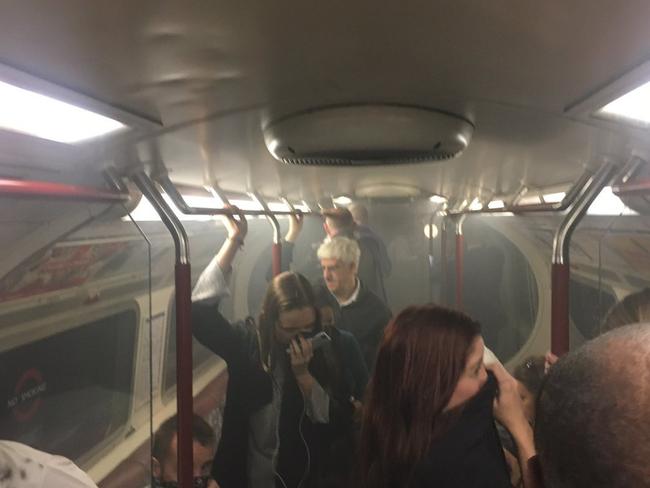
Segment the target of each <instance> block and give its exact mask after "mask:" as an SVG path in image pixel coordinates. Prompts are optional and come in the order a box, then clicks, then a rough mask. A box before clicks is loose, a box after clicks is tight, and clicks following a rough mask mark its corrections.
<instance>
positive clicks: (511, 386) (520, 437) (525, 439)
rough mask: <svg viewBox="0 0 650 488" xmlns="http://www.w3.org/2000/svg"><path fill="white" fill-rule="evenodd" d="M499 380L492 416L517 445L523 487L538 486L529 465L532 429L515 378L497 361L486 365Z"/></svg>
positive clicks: (535, 475) (534, 453) (534, 487)
mask: <svg viewBox="0 0 650 488" xmlns="http://www.w3.org/2000/svg"><path fill="white" fill-rule="evenodd" d="M487 368H488V369H489V370H491V371H492V372H493V373H494V375H495V376H496V378H497V381H498V382H499V395H498V397H497V398H496V399H495V402H494V416H495V417H496V419H497V420H498V421H499V422H501V424H502V425H503V426H504V427H505V428H506V429H508V431H509V432H510V434H512V437H513V439H514V440H515V444H516V445H517V451H518V455H519V456H518V457H519V467H520V468H521V477H522V480H523V482H524V488H538V487H539V486H540V480H538V479H537V474H536V473H535V472H534V470H533V466H532V465H531V462H530V461H531V459H532V458H533V457H535V455H536V452H535V444H534V442H533V429H532V428H531V426H530V424H529V423H528V420H527V419H526V416H525V415H524V408H523V405H522V403H521V398H520V397H519V393H518V392H517V382H516V380H515V379H514V378H513V377H512V376H511V375H510V373H508V372H507V371H506V369H505V368H504V367H503V365H502V364H501V363H499V362H496V363H492V364H490V365H489V366H487Z"/></svg>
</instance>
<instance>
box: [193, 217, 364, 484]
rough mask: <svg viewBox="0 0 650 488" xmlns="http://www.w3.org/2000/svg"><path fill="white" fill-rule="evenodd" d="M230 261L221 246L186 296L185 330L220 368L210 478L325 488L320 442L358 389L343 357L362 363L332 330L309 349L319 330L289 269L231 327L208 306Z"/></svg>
mask: <svg viewBox="0 0 650 488" xmlns="http://www.w3.org/2000/svg"><path fill="white" fill-rule="evenodd" d="M228 227H229V229H230V232H229V235H231V234H233V233H237V235H236V236H235V237H234V238H232V239H230V238H229V239H228V240H227V241H226V243H224V246H225V247H227V246H230V245H231V243H232V242H235V243H237V246H239V245H240V244H241V242H242V241H243V236H242V235H241V226H240V225H238V224H237V223H235V222H233V221H230V222H229V223H228ZM224 256H225V257H226V259H223V257H224ZM220 257H221V258H220ZM233 258H234V253H231V252H224V249H223V248H222V250H221V251H220V252H219V253H218V254H217V256H215V258H214V259H213V261H212V262H211V263H210V264H209V265H208V266H207V267H206V269H205V270H204V271H203V273H202V274H201V276H200V277H199V280H198V281H197V284H196V286H195V289H194V292H193V297H192V298H193V303H192V328H193V333H194V336H195V337H196V338H197V340H198V341H199V342H201V343H202V344H203V345H204V346H206V347H207V348H209V349H211V350H212V351H213V352H214V353H216V354H218V355H219V356H221V357H222V358H223V359H224V361H225V362H226V363H227V365H228V375H229V379H228V390H227V394H226V406H225V410H224V418H223V427H222V437H221V442H220V444H219V447H218V449H217V453H216V455H215V460H214V463H213V477H214V478H215V479H216V480H217V482H218V483H219V484H220V486H221V488H241V487H243V486H250V487H253V488H258V487H259V488H274V487H282V488H298V487H301V488H309V487H315V486H318V487H321V486H328V485H327V484H326V483H324V482H323V478H326V477H327V476H326V473H325V472H324V470H325V469H326V467H327V466H328V465H329V463H328V462H327V460H328V456H329V449H328V448H329V443H330V441H331V440H332V439H335V438H338V437H339V436H340V432H341V430H342V429H351V428H352V425H353V422H354V421H353V418H354V411H355V406H354V404H353V402H352V401H351V400H350V399H351V397H353V396H354V393H355V391H358V387H357V385H354V384H352V382H351V381H349V378H350V375H349V374H346V372H347V371H348V369H349V367H348V365H347V364H346V362H347V361H348V360H349V359H348V358H350V354H352V355H354V353H355V351H356V352H357V353H358V358H357V360H358V361H360V362H363V359H362V356H361V352H360V349H359V346H358V345H357V344H356V343H354V344H351V343H350V342H349V338H348V337H347V336H346V337H345V338H343V339H341V336H339V335H337V334H333V337H332V340H331V342H329V343H326V344H325V345H323V346H322V347H320V348H319V349H317V350H314V349H313V347H312V344H311V341H310V338H311V337H313V336H314V335H316V334H317V333H319V332H321V331H322V329H323V326H322V323H321V318H320V310H319V309H318V307H317V304H316V300H315V297H314V293H313V291H312V288H311V285H310V284H309V282H308V281H307V279H306V278H305V277H303V276H302V275H299V274H297V273H292V272H286V273H282V274H280V275H278V276H276V277H275V278H274V279H273V280H272V281H271V283H270V284H269V286H268V289H267V292H266V295H265V298H264V301H263V304H262V312H261V314H260V317H259V320H258V323H257V324H255V323H254V322H253V321H252V320H251V319H247V320H246V321H244V322H240V323H234V324H231V323H230V322H229V321H228V320H226V319H225V318H224V317H223V316H222V315H221V314H220V313H219V310H218V305H219V301H220V298H221V297H223V296H224V295H226V294H227V286H226V283H225V281H226V280H225V278H224V271H227V270H229V269H230V264H231V262H232V259H233ZM352 339H354V338H352ZM330 486H331V485H330Z"/></svg>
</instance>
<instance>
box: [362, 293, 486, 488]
mask: <svg viewBox="0 0 650 488" xmlns="http://www.w3.org/2000/svg"><path fill="white" fill-rule="evenodd" d="M483 349H484V345H483V339H482V338H481V335H480V325H479V323H478V322H476V321H474V320H473V319H471V318H470V317H468V316H467V315H465V314H463V313H461V312H457V311H454V310H450V309H447V308H443V307H439V306H436V305H424V306H412V307H408V308H406V309H404V310H403V311H402V312H400V313H399V315H397V316H396V317H395V318H394V319H393V320H392V321H391V322H390V324H389V325H388V326H387V328H386V330H385V332H384V338H383V340H382V343H381V345H380V348H379V352H378V356H377V362H376V364H375V372H374V374H373V377H372V379H371V380H370V384H369V387H368V394H367V400H366V408H365V412H364V419H363V429H362V447H361V452H362V456H361V465H362V473H363V474H362V476H367V477H368V478H367V479H366V480H365V481H366V483H365V486H386V485H388V484H389V482H390V480H395V479H396V478H397V479H399V478H402V480H404V479H408V477H409V476H410V475H411V474H412V470H413V468H414V466H415V465H416V464H417V463H418V461H419V460H421V459H422V458H423V457H424V455H425V454H426V452H427V451H428V449H429V448H430V446H431V443H432V442H433V441H434V440H435V439H436V438H438V437H439V436H440V435H442V434H443V433H444V432H445V431H446V430H447V429H448V428H449V426H450V425H451V423H452V422H453V421H454V419H456V418H457V416H458V414H459V412H460V410H461V409H462V406H463V405H464V404H465V403H466V402H467V401H468V400H469V399H471V398H472V397H474V396H475V395H476V394H477V393H478V392H479V390H480V389H481V388H482V387H483V385H484V384H485V382H486V380H487V372H486V370H485V366H484V365H483ZM382 480H386V481H382Z"/></svg>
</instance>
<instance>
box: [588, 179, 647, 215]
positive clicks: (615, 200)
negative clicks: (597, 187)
mask: <svg viewBox="0 0 650 488" xmlns="http://www.w3.org/2000/svg"><path fill="white" fill-rule="evenodd" d="M621 214H622V215H638V212H635V211H634V210H632V209H631V208H629V207H628V206H627V205H625V204H624V203H623V201H622V200H621V199H620V198H619V197H618V196H617V195H615V194H614V192H613V191H612V187H611V186H606V187H605V188H603V189H602V190H601V192H600V193H599V194H598V196H597V197H596V199H595V200H594V201H593V203H592V204H591V206H590V207H589V209H588V210H587V215H621Z"/></svg>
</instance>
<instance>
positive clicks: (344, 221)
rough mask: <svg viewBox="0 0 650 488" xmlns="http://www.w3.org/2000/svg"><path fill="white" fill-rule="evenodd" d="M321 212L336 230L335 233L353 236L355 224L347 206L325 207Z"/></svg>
mask: <svg viewBox="0 0 650 488" xmlns="http://www.w3.org/2000/svg"><path fill="white" fill-rule="evenodd" d="M322 213H323V217H325V218H326V219H328V220H329V221H330V224H331V227H332V228H333V230H336V231H337V234H341V235H345V236H347V237H353V234H354V231H355V230H356V228H357V224H356V223H355V222H354V219H353V218H352V213H350V211H349V210H348V209H347V208H340V207H339V208H326V209H324V210H323V212H322Z"/></svg>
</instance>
